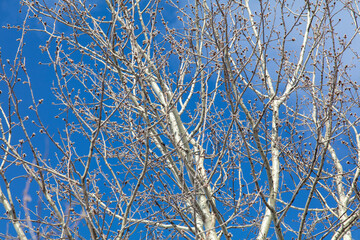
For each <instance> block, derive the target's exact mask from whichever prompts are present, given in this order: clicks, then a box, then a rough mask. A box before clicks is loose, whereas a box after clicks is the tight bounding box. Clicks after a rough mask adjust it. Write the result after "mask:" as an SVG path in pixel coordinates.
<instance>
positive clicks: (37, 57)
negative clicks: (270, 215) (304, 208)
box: [0, 0, 360, 239]
mask: <svg viewBox="0 0 360 240" xmlns="http://www.w3.org/2000/svg"><path fill="white" fill-rule="evenodd" d="M17 2H18V1H6V0H0V25H2V26H3V25H6V24H8V23H9V24H11V25H13V24H14V25H17V24H22V20H23V14H24V13H21V14H19V13H18V10H19V7H20V6H19V4H18V3H17ZM341 24H343V26H344V27H343V28H344V29H346V25H347V22H346V21H343V22H342V23H341ZM19 37H20V32H19V31H16V30H13V29H11V30H7V29H3V28H1V29H0V47H1V54H2V58H3V60H6V59H10V60H11V61H12V59H13V57H14V54H15V53H16V51H17V48H18V42H17V41H16V39H17V38H19ZM45 40H46V39H44V38H43V37H42V35H41V34H37V33H30V34H27V35H26V37H25V42H26V46H25V48H24V55H25V56H26V66H27V70H28V72H29V76H30V78H31V81H32V86H33V90H34V94H35V97H36V98H37V99H45V101H44V104H43V105H41V107H40V113H41V114H42V115H41V117H42V119H43V120H44V122H46V123H48V124H51V125H50V127H52V126H54V128H53V130H54V131H55V129H57V128H60V129H61V126H62V125H63V122H62V121H61V118H60V119H54V115H55V114H56V113H58V111H57V108H56V107H54V106H53V105H52V102H55V101H56V99H55V97H54V96H53V93H52V92H51V90H50V89H51V86H52V81H53V80H54V79H55V76H54V73H53V71H52V67H48V66H44V65H39V64H38V62H39V61H45V62H46V61H47V55H46V54H45V53H41V51H40V49H39V48H38V45H39V44H40V43H43V42H44V41H45ZM357 41H358V40H357ZM294 44H296V43H294ZM359 44H360V42H359ZM358 46H360V45H358ZM348 60H349V62H350V61H351V57H349V59H348ZM359 76H360V74H359V71H358V70H357V71H354V77H355V78H358V77H359ZM0 88H1V89H2V88H4V86H3V85H2V84H1V83H0ZM17 93H18V95H21V98H22V99H23V103H22V105H21V106H23V109H22V111H24V113H27V114H29V115H31V114H32V113H31V111H29V110H28V109H27V106H28V105H30V104H32V103H31V98H30V95H29V93H28V88H27V86H24V87H23V88H22V87H21V85H19V84H18V86H17ZM6 99H7V95H6V94H5V92H4V93H3V94H1V96H0V102H1V103H3V102H6ZM30 128H31V127H30ZM34 129H35V128H34ZM37 137H38V145H37V147H38V148H39V149H41V152H44V153H45V154H47V153H49V156H51V154H50V153H53V152H52V151H55V148H53V147H52V144H50V143H49V140H48V139H47V138H46V137H44V136H41V135H39V136H37ZM18 138H19V139H20V138H22V136H21V135H19V136H18ZM80 151H81V150H80ZM84 151H85V152H86V149H85V150H84ZM7 173H8V174H9V175H8V177H9V178H11V176H12V173H11V171H8V172H7ZM13 174H14V175H13V176H16V175H18V172H13ZM245 174H246V173H245ZM249 177H250V176H249ZM0 182H1V181H0ZM23 183H24V182H23V181H21V180H19V181H18V183H17V182H16V180H15V181H14V183H13V184H14V185H16V184H19V185H18V188H16V189H18V191H19V192H17V193H16V192H14V195H19V196H22V193H23V189H24V187H25V186H24V185H23ZM0 184H3V183H2V182H1V183H0ZM1 186H2V185H1ZM2 187H3V186H2ZM31 190H32V191H34V190H37V189H36V186H35V187H34V188H32V189H31ZM34 200H35V199H34ZM300 201H301V198H298V199H297V201H296V202H295V205H296V204H298V203H299V204H300ZM33 203H34V204H36V201H34V202H33ZM30 204H32V203H30ZM2 213H3V208H2V206H0V216H2V215H1V214H2ZM4 222H5V221H0V232H1V233H4V232H6V231H8V227H9V231H12V230H11V229H12V226H11V225H10V226H8V225H6V224H1V223H4ZM135 236H136V235H134V237H135ZM353 237H354V238H355V239H357V238H359V239H360V234H359V231H357V232H353Z"/></svg>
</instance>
